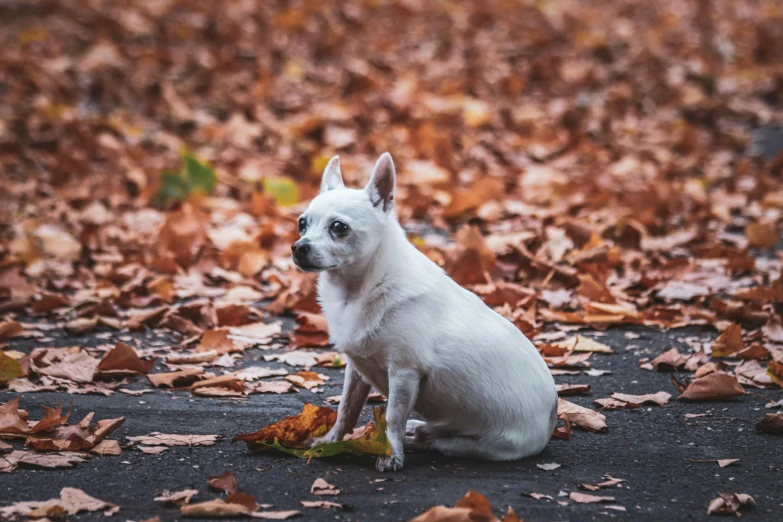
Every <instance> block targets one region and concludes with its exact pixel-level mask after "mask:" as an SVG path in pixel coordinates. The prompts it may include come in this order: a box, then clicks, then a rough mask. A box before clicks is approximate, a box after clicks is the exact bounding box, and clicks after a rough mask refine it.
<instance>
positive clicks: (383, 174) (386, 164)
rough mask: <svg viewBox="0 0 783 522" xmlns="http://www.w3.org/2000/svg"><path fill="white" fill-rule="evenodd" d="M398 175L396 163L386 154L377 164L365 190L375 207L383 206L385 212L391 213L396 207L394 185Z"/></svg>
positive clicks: (382, 155)
mask: <svg viewBox="0 0 783 522" xmlns="http://www.w3.org/2000/svg"><path fill="white" fill-rule="evenodd" d="M396 179H397V175H396V174H395V172H394V161H392V157H391V154H389V153H388V152H384V153H383V154H381V157H380V158H378V161H377V162H376V163H375V168H374V169H373V171H372V176H370V181H369V183H367V187H366V188H365V190H366V191H367V193H368V194H369V195H370V201H371V202H372V205H373V206H374V207H377V206H379V205H383V207H382V208H383V211H384V212H389V211H390V210H391V209H392V207H394V185H395V183H396Z"/></svg>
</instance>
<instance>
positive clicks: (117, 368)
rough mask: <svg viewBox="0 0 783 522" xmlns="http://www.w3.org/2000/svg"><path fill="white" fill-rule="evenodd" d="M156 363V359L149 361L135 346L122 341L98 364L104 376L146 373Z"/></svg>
mask: <svg viewBox="0 0 783 522" xmlns="http://www.w3.org/2000/svg"><path fill="white" fill-rule="evenodd" d="M154 365H155V360H154V359H152V360H149V361H144V360H142V359H140V358H139V355H138V354H137V353H136V350H135V349H134V348H133V346H131V345H129V344H128V343H126V342H123V341H120V342H119V343H117V346H115V347H114V348H112V349H111V350H110V351H109V352H107V353H106V355H104V356H103V359H101V362H100V363H99V364H98V373H99V374H101V375H103V376H119V375H127V374H142V375H146V374H148V373H149V372H150V370H151V369H152V367H153V366H154Z"/></svg>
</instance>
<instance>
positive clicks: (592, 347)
mask: <svg viewBox="0 0 783 522" xmlns="http://www.w3.org/2000/svg"><path fill="white" fill-rule="evenodd" d="M554 346H557V347H558V348H561V349H564V350H566V351H568V352H598V353H612V347H611V346H607V345H605V344H603V343H599V342H598V341H596V340H595V339H591V338H590V337H585V336H583V335H575V336H573V337H569V338H568V339H566V340H564V341H560V342H557V343H555V344H554Z"/></svg>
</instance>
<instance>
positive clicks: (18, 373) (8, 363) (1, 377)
mask: <svg viewBox="0 0 783 522" xmlns="http://www.w3.org/2000/svg"><path fill="white" fill-rule="evenodd" d="M23 376H24V368H23V367H22V363H20V362H19V361H17V360H16V359H12V358H11V357H8V356H7V355H6V354H5V353H3V352H0V383H6V382H9V381H11V380H13V379H16V378H17V377H23Z"/></svg>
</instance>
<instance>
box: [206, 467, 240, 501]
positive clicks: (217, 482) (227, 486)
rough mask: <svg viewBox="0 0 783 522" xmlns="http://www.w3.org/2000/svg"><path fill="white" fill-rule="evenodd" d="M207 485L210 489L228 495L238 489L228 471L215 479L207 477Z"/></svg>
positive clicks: (235, 480)
mask: <svg viewBox="0 0 783 522" xmlns="http://www.w3.org/2000/svg"><path fill="white" fill-rule="evenodd" d="M207 485H208V486H209V487H211V488H212V489H215V490H217V491H222V492H224V493H228V494H229V495H230V494H231V493H236V492H237V489H238V486H237V479H236V477H235V476H234V474H233V473H231V472H230V471H226V472H224V473H223V474H222V475H218V476H216V477H209V480H208V481H207Z"/></svg>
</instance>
